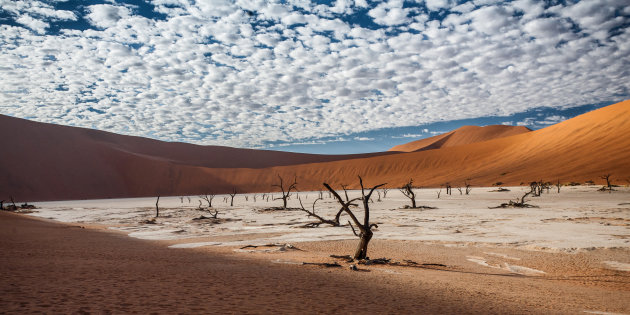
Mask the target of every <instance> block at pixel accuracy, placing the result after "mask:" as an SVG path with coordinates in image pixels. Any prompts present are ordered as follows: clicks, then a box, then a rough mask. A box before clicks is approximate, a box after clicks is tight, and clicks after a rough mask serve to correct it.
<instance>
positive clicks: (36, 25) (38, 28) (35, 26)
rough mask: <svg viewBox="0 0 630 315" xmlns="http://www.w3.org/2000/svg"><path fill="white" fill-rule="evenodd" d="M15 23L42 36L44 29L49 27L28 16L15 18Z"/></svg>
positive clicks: (23, 15)
mask: <svg viewBox="0 0 630 315" xmlns="http://www.w3.org/2000/svg"><path fill="white" fill-rule="evenodd" d="M16 22H18V23H20V24H22V25H24V26H26V27H28V28H30V29H32V30H33V31H35V32H37V33H39V34H43V33H45V32H46V29H47V28H48V27H49V26H50V25H49V24H48V23H46V22H44V21H42V20H38V19H35V18H33V17H32V16H30V15H28V14H22V15H20V17H19V18H17V20H16Z"/></svg>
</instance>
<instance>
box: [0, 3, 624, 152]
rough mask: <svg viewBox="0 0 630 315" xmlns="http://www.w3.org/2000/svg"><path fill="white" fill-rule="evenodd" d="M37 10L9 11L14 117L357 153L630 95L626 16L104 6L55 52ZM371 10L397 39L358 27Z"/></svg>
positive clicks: (2, 41) (0, 42)
mask: <svg viewBox="0 0 630 315" xmlns="http://www.w3.org/2000/svg"><path fill="white" fill-rule="evenodd" d="M31 3H36V2H28V1H22V2H20V1H15V2H13V1H10V2H7V1H3V0H0V5H2V8H3V10H5V11H6V12H9V13H10V14H12V15H13V16H14V17H15V20H16V21H18V23H21V24H22V25H24V26H25V27H16V26H8V25H0V69H2V76H0V104H2V105H1V106H2V110H3V113H7V114H10V115H13V116H18V117H30V118H34V119H36V120H39V121H46V122H55V123H63V124H70V125H75V126H82V127H90V128H96V129H103V130H107V131H112V132H118V133H124V134H134V135H141V136H151V137H155V138H159V139H163V140H176V141H189V142H195V143H200V144H221V145H231V146H249V147H252V146H256V147H259V146H264V144H265V143H266V142H269V141H274V142H280V143H282V142H285V143H301V142H304V143H311V142H318V141H320V140H321V139H333V140H332V141H349V140H355V141H357V140H363V138H367V137H357V139H354V137H353V136H349V135H350V134H355V133H361V132H366V131H370V130H373V129H380V128H389V127H404V126H417V125H424V124H427V123H431V122H436V121H448V120H455V119H465V118H474V117H482V116H488V115H496V116H507V115H510V114H512V113H516V112H523V111H525V110H527V109H530V108H532V107H535V106H543V105H544V106H551V107H570V106H576V105H581V104H587V103H595V102H602V101H609V100H611V99H612V100H616V99H617V98H620V97H623V95H627V94H628V93H630V92H629V91H630V83H628V81H627V80H626V79H625V78H627V74H628V73H627V70H626V69H627V68H628V67H627V65H628V64H629V63H630V57H629V56H630V44H628V43H630V29H629V28H622V29H619V30H618V32H616V33H615V36H614V37H610V36H611V34H609V33H610V31H611V30H612V29H613V28H614V27H616V26H619V25H625V24H623V23H626V24H627V23H628V18H627V17H624V16H617V17H615V16H612V15H610V13H609V12H610V8H611V7H612V8H615V10H617V11H618V12H621V11H622V10H623V6H621V5H620V2H618V1H617V2H616V1H607V2H605V3H604V4H605V5H604V7H603V8H599V7H593V6H587V5H586V4H581V3H583V2H579V3H577V4H570V5H567V6H560V7H559V8H558V7H552V8H548V9H545V8H544V7H542V6H541V5H540V3H538V2H532V1H526V0H520V1H515V2H511V3H508V4H504V3H498V4H497V3H492V2H487V1H486V2H483V3H481V2H479V3H477V2H475V3H470V2H468V3H464V4H461V5H458V6H457V7H455V8H454V9H453V12H457V13H451V14H450V15H449V16H448V17H447V18H445V19H444V20H443V21H438V20H431V18H430V16H429V15H427V13H426V12H425V13H421V12H418V10H416V9H413V8H406V7H405V8H403V3H402V1H387V2H379V3H372V2H370V3H367V2H361V1H354V2H352V1H336V2H333V3H332V4H331V5H314V4H312V3H310V2H308V1H303V0H295V1H288V2H286V3H279V2H269V1H258V0H239V1H236V2H231V1H216V2H212V3H210V2H204V3H193V2H189V1H176V0H154V1H152V4H154V5H157V8H158V10H159V11H160V12H163V13H164V14H166V15H167V18H166V19H163V20H157V19H156V20H154V19H151V18H147V17H142V16H139V15H137V12H136V11H135V9H133V8H129V7H125V6H121V5H116V4H114V3H112V4H104V5H94V6H89V7H87V13H88V15H87V17H88V18H89V20H90V21H91V23H93V25H95V26H97V29H88V30H84V31H81V30H64V31H62V32H61V33H60V34H47V35H45V36H44V35H43V33H45V32H47V30H48V29H52V28H51V27H50V25H53V24H54V23H55V19H57V20H60V19H68V20H71V19H72V16H71V14H69V13H68V12H69V11H65V13H64V12H61V11H60V10H54V8H53V7H52V6H48V7H46V6H45V5H37V6H35V7H33V6H32V5H31ZM365 5H368V9H369V10H368V11H369V12H370V14H369V15H368V18H371V19H372V20H373V21H374V22H375V23H377V24H380V25H383V27H381V28H377V29H371V28H368V27H361V26H359V25H357V24H351V23H350V22H349V21H346V20H344V18H345V16H344V14H348V13H352V12H353V10H355V9H357V8H358V7H362V6H365ZM430 5H431V8H433V9H439V8H441V7H444V6H452V5H455V2H454V1H449V2H448V3H447V2H446V1H445V2H442V3H437V2H435V3H434V2H430ZM476 5H477V6H476ZM295 7H299V8H301V9H300V10H294V8H295ZM42 8H43V9H42ZM562 9H567V10H566V12H565V11H563V10H562ZM50 10H52V11H50ZM244 10H251V11H252V12H254V14H253V15H252V16H249V15H248V14H246V12H245V11H244ZM36 12H40V13H36ZM77 12H79V11H77ZM335 12H341V13H335ZM70 13H72V12H70ZM72 14H74V13H72ZM571 23H576V24H577V25H578V26H579V32H577V33H576V31H575V28H572V27H571ZM619 23H621V24H619ZM27 28H28V29H27ZM31 30H33V31H31ZM34 32H35V33H34ZM619 95H622V96H619ZM559 119H561V117H560V118H559V117H547V118H545V117H537V118H536V120H534V119H531V120H530V121H522V122H519V123H518V124H521V125H523V124H525V125H527V124H533V123H538V124H541V123H554V122H557V121H560V120H559ZM440 133H443V132H441V131H435V132H430V131H429V130H426V129H425V130H422V131H421V132H420V130H418V131H415V132H413V134H412V133H410V134H407V135H404V136H405V137H408V138H421V137H423V135H424V136H426V135H428V134H440ZM344 137H345V138H344ZM365 140H367V139H365ZM321 141H324V140H321ZM326 141H331V140H326Z"/></svg>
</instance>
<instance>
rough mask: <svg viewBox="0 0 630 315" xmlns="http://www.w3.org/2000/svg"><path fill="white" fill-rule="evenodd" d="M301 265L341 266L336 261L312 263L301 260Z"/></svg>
mask: <svg viewBox="0 0 630 315" xmlns="http://www.w3.org/2000/svg"><path fill="white" fill-rule="evenodd" d="M302 265H314V266H323V267H328V268H331V267H341V265H340V264H338V263H336V262H335V263H312V262H303V263H302Z"/></svg>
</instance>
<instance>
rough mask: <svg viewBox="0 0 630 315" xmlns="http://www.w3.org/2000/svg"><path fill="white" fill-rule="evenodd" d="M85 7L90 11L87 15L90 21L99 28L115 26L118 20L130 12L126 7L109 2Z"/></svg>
mask: <svg viewBox="0 0 630 315" xmlns="http://www.w3.org/2000/svg"><path fill="white" fill-rule="evenodd" d="M87 9H88V11H89V12H90V13H89V14H88V15H87V18H88V19H89V20H90V23H92V24H93V25H95V26H97V27H100V28H108V27H112V26H115V25H116V23H118V21H119V20H121V19H123V18H126V17H128V16H129V15H130V14H131V12H130V10H129V9H128V8H126V7H123V6H115V5H111V4H95V5H91V6H88V7H87Z"/></svg>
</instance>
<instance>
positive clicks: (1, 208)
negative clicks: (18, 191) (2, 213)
mask: <svg viewBox="0 0 630 315" xmlns="http://www.w3.org/2000/svg"><path fill="white" fill-rule="evenodd" d="M0 210H4V200H0Z"/></svg>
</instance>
